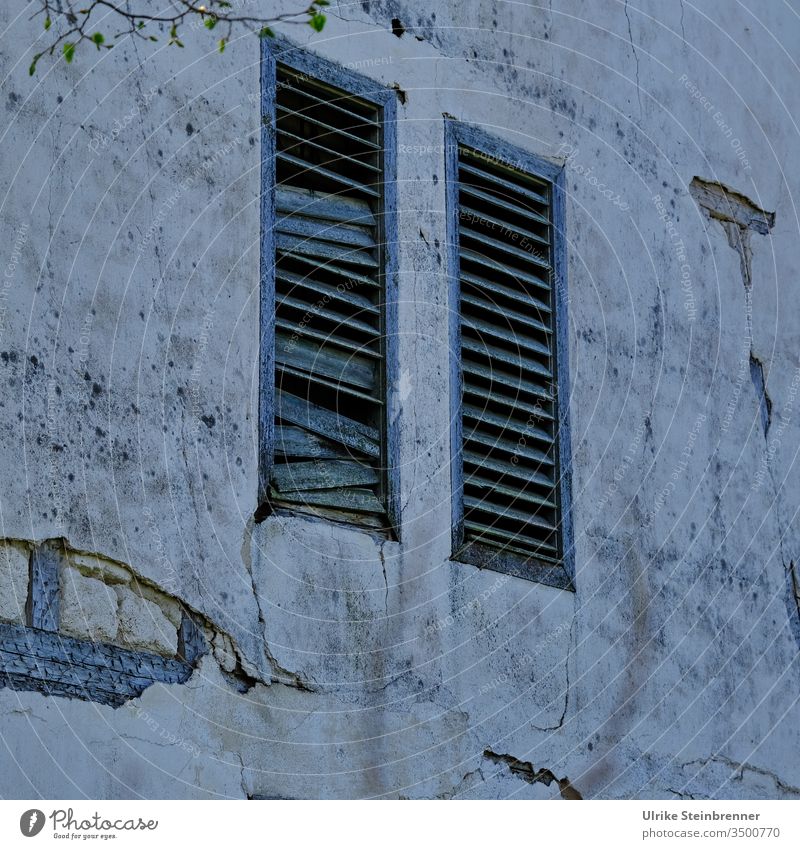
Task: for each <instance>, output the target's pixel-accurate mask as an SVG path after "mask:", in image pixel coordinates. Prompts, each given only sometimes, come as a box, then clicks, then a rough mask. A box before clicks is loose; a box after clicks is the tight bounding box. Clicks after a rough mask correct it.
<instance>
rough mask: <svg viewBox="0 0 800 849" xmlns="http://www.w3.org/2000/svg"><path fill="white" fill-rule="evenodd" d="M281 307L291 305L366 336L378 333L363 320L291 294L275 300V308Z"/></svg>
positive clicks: (373, 335)
mask: <svg viewBox="0 0 800 849" xmlns="http://www.w3.org/2000/svg"><path fill="white" fill-rule="evenodd" d="M281 307H291V308H292V309H295V310H297V311H298V312H301V313H310V314H311V315H315V316H319V317H320V318H324V319H327V320H328V321H332V322H334V324H336V326H337V327H340V328H341V327H347V328H349V329H350V330H357V331H359V332H361V333H365V334H366V335H367V337H368V338H370V337H375V336H377V335H378V333H377V330H376V329H375V328H374V327H373V326H372V325H370V324H367V323H366V322H365V321H362V320H360V319H358V318H353V317H352V316H346V315H342V314H341V313H339V312H336V310H332V309H329V308H328V307H323V306H320V305H319V303H312V304H310V303H308V301H303V300H301V299H300V298H295V297H292V296H291V295H282V296H281V297H280V298H279V299H277V300H276V305H275V308H276V309H280V308H281Z"/></svg>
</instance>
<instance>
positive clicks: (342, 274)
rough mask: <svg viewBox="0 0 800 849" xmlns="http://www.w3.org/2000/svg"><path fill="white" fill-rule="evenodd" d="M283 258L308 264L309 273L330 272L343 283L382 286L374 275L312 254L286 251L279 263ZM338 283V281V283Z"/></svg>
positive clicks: (279, 258)
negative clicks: (305, 254)
mask: <svg viewBox="0 0 800 849" xmlns="http://www.w3.org/2000/svg"><path fill="white" fill-rule="evenodd" d="M281 260H283V261H284V262H285V261H286V260H291V261H292V262H298V263H300V264H301V265H305V266H307V267H308V268H309V269H312V270H311V271H309V275H310V274H312V273H314V272H317V271H324V272H327V273H328V274H332V275H334V276H335V277H337V278H340V279H339V283H341V284H342V285H345V286H347V285H349V286H354V285H355V284H357V283H358V284H360V285H362V286H368V287H373V288H377V287H379V286H380V283H379V282H378V281H377V280H376V279H375V278H374V277H368V276H367V275H366V274H360V273H359V272H357V271H354V270H351V269H349V268H342V267H341V266H340V265H336V264H335V263H332V262H331V261H330V260H327V259H317V258H314V257H310V256H304V255H303V254H301V253H297V254H295V253H286V254H284V255H283V256H282V257H278V263H279V264H280V263H281ZM336 285H338V283H337V284H336Z"/></svg>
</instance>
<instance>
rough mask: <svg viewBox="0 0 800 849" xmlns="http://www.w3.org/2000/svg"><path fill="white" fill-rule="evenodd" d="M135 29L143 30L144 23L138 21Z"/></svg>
mask: <svg viewBox="0 0 800 849" xmlns="http://www.w3.org/2000/svg"><path fill="white" fill-rule="evenodd" d="M136 29H144V21H139V23H138V24H136Z"/></svg>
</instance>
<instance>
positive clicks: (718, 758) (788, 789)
mask: <svg viewBox="0 0 800 849" xmlns="http://www.w3.org/2000/svg"><path fill="white" fill-rule="evenodd" d="M712 763H720V764H723V765H725V766H727V767H730V768H731V769H732V770H733V772H734V773H738V775H736V776H735V777H734V778H733V780H734V781H744V773H745V772H752V773H754V774H755V775H761V776H764V777H765V778H769V779H771V780H772V781H774V782H775V786H776V787H777V788H778V789H779V790H782V791H784V792H785V793H789V794H791V795H792V796H800V787H795V786H794V785H792V784H787V783H786V782H785V781H783V780H782V779H781V778H779V777H778V776H777V775H776V774H775V773H774V772H772V771H771V770H768V769H762V768H761V767H758V766H752V764H749V763H739V762H738V761H734V760H732V759H731V758H728V757H726V756H725V755H711V756H710V757H708V758H695V759H694V760H691V761H687V762H686V763H683V764H681V769H685V768H686V767H691V766H694V765H695V764H700V765H701V767H700V768H701V770H702V769H703V768H704V767H707V766H708V765H709V764H712Z"/></svg>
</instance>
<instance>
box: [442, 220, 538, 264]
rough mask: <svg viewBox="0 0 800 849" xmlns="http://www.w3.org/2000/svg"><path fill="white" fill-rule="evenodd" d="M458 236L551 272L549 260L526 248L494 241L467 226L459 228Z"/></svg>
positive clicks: (498, 240)
mask: <svg viewBox="0 0 800 849" xmlns="http://www.w3.org/2000/svg"><path fill="white" fill-rule="evenodd" d="M458 234H459V236H461V238H462V239H471V240H473V241H475V242H478V244H480V245H481V246H482V248H484V249H485V248H486V246H489V247H491V248H494V249H495V250H496V251H500V252H501V253H503V254H506V255H507V256H512V257H514V258H515V259H517V260H521V261H522V262H524V263H526V264H527V263H533V264H534V265H538V266H539V268H544V269H547V270H548V271H549V270H550V267H551V266H550V263H549V262H548V261H547V260H545V259H542V258H541V257H538V256H536V254H535V253H533V252H532V251H526V250H524V248H517V247H515V246H514V245H511V244H508V242H503V241H501V240H500V239H493V238H492V237H491V236H487V235H486V233H481V232H480V231H479V230H473V229H472V228H471V227H468V226H467V225H466V224H462V225H461V227H459V228H458ZM514 270H516V266H515V267H514Z"/></svg>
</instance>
